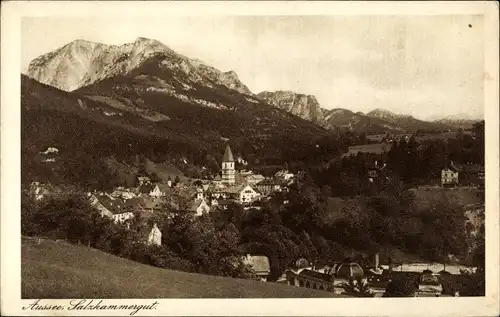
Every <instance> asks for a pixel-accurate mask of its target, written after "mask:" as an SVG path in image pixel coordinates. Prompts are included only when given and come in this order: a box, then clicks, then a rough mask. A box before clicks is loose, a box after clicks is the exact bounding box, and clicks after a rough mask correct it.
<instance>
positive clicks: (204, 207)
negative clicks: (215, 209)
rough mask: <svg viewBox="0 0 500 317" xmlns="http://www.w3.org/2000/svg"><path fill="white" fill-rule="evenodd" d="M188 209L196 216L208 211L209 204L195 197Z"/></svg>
mask: <svg viewBox="0 0 500 317" xmlns="http://www.w3.org/2000/svg"><path fill="white" fill-rule="evenodd" d="M190 211H192V212H194V213H195V214H196V216H201V215H203V214H206V213H208V212H210V206H209V205H208V204H207V202H206V201H205V199H195V200H194V201H193V204H192V205H191V208H190Z"/></svg>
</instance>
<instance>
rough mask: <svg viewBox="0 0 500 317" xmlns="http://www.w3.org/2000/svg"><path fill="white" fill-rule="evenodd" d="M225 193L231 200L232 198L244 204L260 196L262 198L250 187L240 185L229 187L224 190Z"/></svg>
mask: <svg viewBox="0 0 500 317" xmlns="http://www.w3.org/2000/svg"><path fill="white" fill-rule="evenodd" d="M224 193H225V194H226V196H228V197H229V198H232V199H234V200H235V201H237V202H239V203H242V204H243V203H250V202H252V201H253V200H255V199H256V198H258V197H259V196H261V194H260V193H259V192H258V191H256V190H255V189H253V188H252V187H251V186H250V185H238V186H232V187H228V188H226V189H225V190H224Z"/></svg>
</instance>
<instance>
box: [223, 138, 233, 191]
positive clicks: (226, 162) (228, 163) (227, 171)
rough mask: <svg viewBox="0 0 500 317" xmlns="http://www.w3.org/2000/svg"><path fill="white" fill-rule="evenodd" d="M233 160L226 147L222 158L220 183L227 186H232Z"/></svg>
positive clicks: (228, 148) (229, 150)
mask: <svg viewBox="0 0 500 317" xmlns="http://www.w3.org/2000/svg"><path fill="white" fill-rule="evenodd" d="M234 174H235V171H234V158H233V153H232V152H231V148H230V147H229V145H227V146H226V151H225V152H224V157H223V158H222V182H223V183H227V184H234V183H235V182H236V181H235V177H234Z"/></svg>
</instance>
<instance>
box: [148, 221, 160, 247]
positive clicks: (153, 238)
mask: <svg viewBox="0 0 500 317" xmlns="http://www.w3.org/2000/svg"><path fill="white" fill-rule="evenodd" d="M148 245H161V231H160V229H158V226H157V225H156V223H155V224H154V225H153V228H152V229H151V232H150V233H149V236H148Z"/></svg>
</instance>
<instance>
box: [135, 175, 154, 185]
mask: <svg viewBox="0 0 500 317" xmlns="http://www.w3.org/2000/svg"><path fill="white" fill-rule="evenodd" d="M137 181H138V182H139V186H142V185H147V184H151V179H150V178H149V177H147V176H138V177H137Z"/></svg>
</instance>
